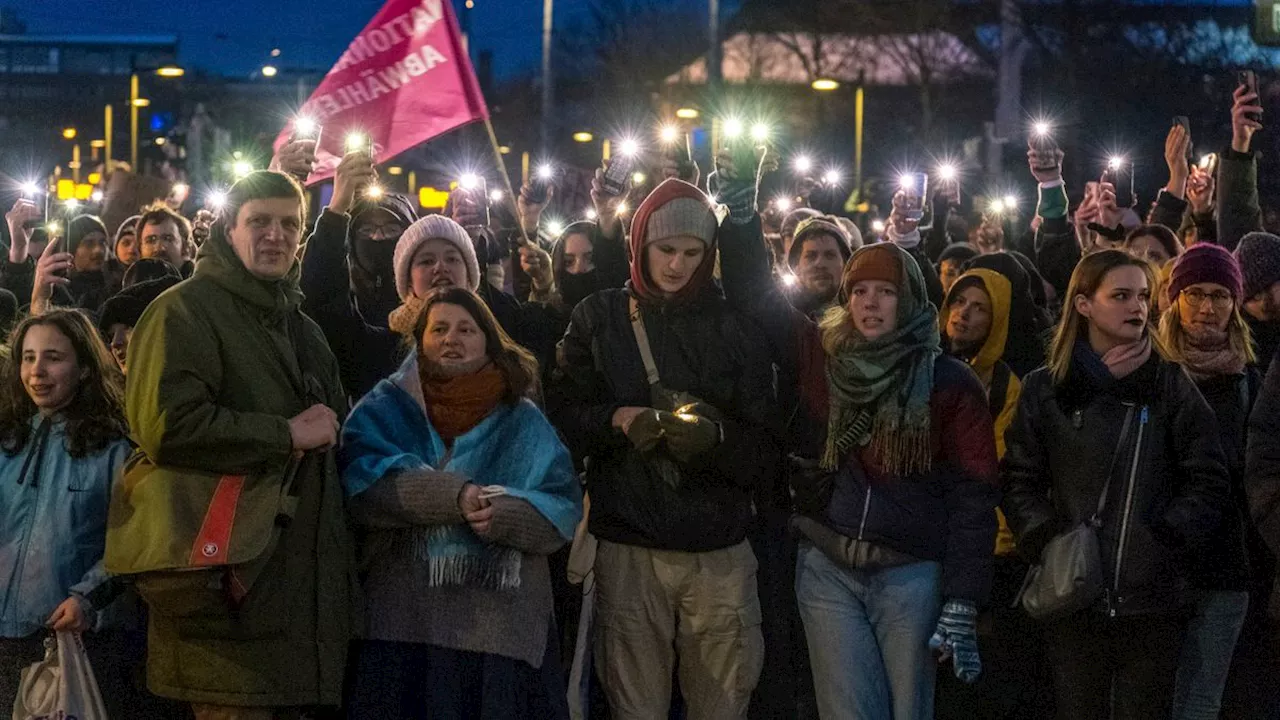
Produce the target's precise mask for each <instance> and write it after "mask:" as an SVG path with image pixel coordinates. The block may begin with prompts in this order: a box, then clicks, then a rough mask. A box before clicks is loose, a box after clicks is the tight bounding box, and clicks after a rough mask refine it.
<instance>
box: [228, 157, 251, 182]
mask: <svg viewBox="0 0 1280 720" xmlns="http://www.w3.org/2000/svg"><path fill="white" fill-rule="evenodd" d="M252 172H253V163H251V162H249V161H248V160H236V161H235V162H233V163H231V174H232V175H234V176H235V178H236V179H237V180H239V179H240V178H243V177H245V176H246V175H249V174H250V173H252Z"/></svg>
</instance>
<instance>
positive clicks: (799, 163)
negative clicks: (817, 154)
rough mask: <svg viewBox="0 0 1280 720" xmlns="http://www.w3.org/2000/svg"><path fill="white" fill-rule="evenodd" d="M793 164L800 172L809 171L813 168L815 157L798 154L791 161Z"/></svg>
mask: <svg viewBox="0 0 1280 720" xmlns="http://www.w3.org/2000/svg"><path fill="white" fill-rule="evenodd" d="M791 166H792V167H794V168H795V170H796V172H798V173H801V174H803V173H807V172H809V171H810V170H812V169H813V158H811V157H809V156H808V155H797V156H796V159H795V160H793V161H792V162H791Z"/></svg>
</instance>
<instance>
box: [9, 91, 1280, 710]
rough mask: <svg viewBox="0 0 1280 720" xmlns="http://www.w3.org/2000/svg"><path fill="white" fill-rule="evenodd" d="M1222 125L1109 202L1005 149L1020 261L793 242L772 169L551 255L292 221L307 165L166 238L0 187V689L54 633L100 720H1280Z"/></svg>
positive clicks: (1265, 285)
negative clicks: (1201, 153)
mask: <svg viewBox="0 0 1280 720" xmlns="http://www.w3.org/2000/svg"><path fill="white" fill-rule="evenodd" d="M1258 103H1259V100H1258V97H1257V95H1256V94H1255V93H1253V91H1252V90H1250V89H1249V88H1248V87H1246V86H1242V87H1241V88H1240V89H1239V90H1237V92H1236V93H1235V96H1234V102H1233V105H1232V107H1231V108H1229V109H1226V108H1224V110H1223V112H1229V113H1230V115H1231V119H1232V128H1233V134H1232V137H1231V139H1230V144H1229V145H1228V146H1226V147H1224V148H1222V150H1221V151H1220V152H1219V153H1216V154H1215V155H1214V156H1213V162H1211V163H1192V162H1190V161H1189V156H1190V152H1189V148H1190V146H1191V138H1190V136H1189V134H1188V131H1187V129H1186V127H1185V126H1183V125H1177V124H1175V125H1174V126H1173V128H1172V129H1171V130H1170V131H1169V134H1168V137H1167V138H1166V141H1165V146H1164V148H1163V155H1164V157H1165V160H1166V163H1167V165H1168V170H1169V178H1168V183H1167V184H1166V185H1165V186H1164V187H1163V188H1162V189H1161V190H1159V192H1158V194H1157V195H1156V197H1155V198H1154V200H1153V201H1151V202H1150V203H1149V204H1148V205H1147V206H1146V207H1144V208H1139V205H1138V202H1137V198H1136V197H1131V195H1132V190H1131V189H1130V188H1126V187H1124V186H1117V184H1116V182H1115V181H1114V176H1107V175H1104V176H1103V178H1102V179H1101V180H1100V181H1099V182H1096V183H1089V184H1088V185H1087V186H1086V187H1084V188H1081V189H1080V192H1079V193H1077V192H1076V189H1075V188H1069V187H1067V186H1066V184H1065V183H1064V181H1063V175H1062V168H1063V163H1064V162H1068V161H1070V160H1071V159H1070V158H1066V157H1065V156H1064V154H1063V152H1062V151H1061V150H1060V149H1059V148H1058V147H1056V146H1054V145H1046V144H1039V143H1034V142H1033V143H1032V144H1031V145H1030V147H1029V149H1028V152H1027V160H1028V163H1027V165H1028V171H1029V175H1028V182H1035V183H1036V185H1037V192H1038V202H1037V205H1036V208H1035V215H1034V221H1033V222H1032V224H1031V228H1030V229H1029V230H1028V231H1027V232H1026V233H1025V234H1024V235H1023V236H1021V237H1007V236H1006V230H1007V227H1008V226H1007V225H1006V224H1005V223H1003V222H1001V219H1000V218H999V216H998V215H997V214H995V213H993V212H989V213H986V214H984V215H982V216H981V217H980V218H978V219H976V220H975V221H974V222H972V223H970V227H968V228H964V227H962V225H963V223H957V222H956V220H957V219H958V217H954V215H955V214H956V213H957V211H958V209H959V207H958V205H956V200H957V198H956V197H955V195H957V194H958V193H952V192H948V190H947V187H946V184H945V183H942V184H941V185H942V189H941V190H939V191H938V192H937V193H935V194H932V195H928V196H921V195H920V194H919V193H913V192H912V190H911V188H910V187H904V188H903V189H901V190H899V191H898V192H897V193H896V194H895V195H894V197H893V200H892V205H891V210H890V212H889V214H888V216H887V220H886V222H885V223H884V226H883V229H882V230H876V229H872V228H870V227H863V228H860V227H858V226H857V225H855V224H854V223H852V222H850V221H849V220H848V219H846V218H843V217H835V216H832V215H826V214H823V213H821V212H818V211H817V210H813V209H810V208H808V207H798V208H797V209H792V210H790V211H789V212H786V213H784V212H781V210H780V209H779V207H778V206H777V204H776V203H770V202H766V201H764V200H763V199H762V198H761V197H760V195H761V192H760V187H761V186H762V184H763V183H765V182H767V179H768V176H769V175H770V174H771V173H773V172H776V171H777V169H778V167H779V160H778V157H777V156H776V154H775V151H774V150H773V149H772V148H771V147H769V146H768V145H767V144H759V145H758V146H755V147H751V148H748V151H747V152H745V153H744V152H741V151H740V150H732V149H731V150H726V151H725V152H721V153H718V154H717V155H716V157H715V161H714V168H712V169H711V170H710V171H709V172H708V173H706V175H707V176H706V177H705V178H703V177H702V174H703V173H702V172H701V170H700V169H699V168H698V166H697V165H696V164H693V163H691V162H689V161H688V160H687V159H685V160H681V159H680V158H678V157H676V156H665V155H664V157H663V164H662V168H661V175H662V176H663V178H664V180H663V181H662V182H661V183H660V184H658V185H657V187H656V188H654V189H653V190H652V192H649V193H648V194H647V195H645V196H643V197H635V198H631V199H632V200H633V201H638V202H633V207H634V211H633V212H627V211H625V210H624V209H623V208H624V205H625V203H626V202H627V200H628V198H629V190H628V188H627V187H626V186H625V183H624V187H622V188H621V190H619V189H618V188H617V187H616V184H615V183H614V182H613V181H612V180H611V178H610V176H609V175H608V173H607V171H608V166H607V165H606V167H605V168H603V169H601V170H600V171H597V174H596V178H595V182H594V184H593V186H592V193H591V196H592V202H593V206H594V208H593V210H594V213H593V214H594V216H595V219H594V220H591V221H581V222H575V223H573V224H570V225H569V226H568V227H566V228H563V229H562V230H561V231H560V232H559V233H558V235H556V236H554V237H553V236H550V234H549V233H548V232H547V227H548V225H549V223H547V222H546V221H545V219H544V218H543V217H542V215H543V211H544V209H545V208H546V206H547V203H548V200H549V195H550V194H554V188H551V189H550V190H549V191H548V190H547V189H546V188H541V189H539V188H535V187H532V186H529V185H526V186H525V187H524V188H522V189H521V191H520V193H519V198H518V201H517V209H518V212H517V216H518V221H517V223H516V224H515V226H513V227H501V226H500V225H501V223H500V222H486V219H485V218H486V217H487V216H488V212H487V210H486V209H485V208H483V207H482V206H483V204H484V201H485V198H484V196H483V195H480V196H477V195H476V194H475V193H471V192H468V190H467V189H465V188H460V189H459V190H457V191H455V192H454V193H453V195H452V196H451V200H450V205H449V207H448V208H447V209H446V212H445V213H444V214H433V215H425V216H423V217H418V210H417V207H416V205H415V204H413V203H411V202H409V201H408V200H407V199H405V198H403V197H400V196H398V195H395V194H391V193H384V192H373V191H371V188H375V187H377V186H376V181H377V169H376V167H375V166H374V164H373V163H372V162H371V160H370V158H369V156H368V155H367V154H361V153H352V154H349V155H347V156H346V157H345V158H344V159H343V160H342V162H341V164H340V165H339V166H338V167H337V170H336V175H335V178H334V187H333V192H332V196H331V199H330V200H329V202H328V204H327V206H326V207H324V208H323V209H322V210H321V211H320V212H319V213H318V216H317V217H315V218H314V222H313V223H311V222H309V214H308V208H307V207H306V202H305V195H304V193H303V191H302V189H301V187H300V185H299V182H298V181H299V180H300V179H305V177H306V176H307V175H308V173H309V172H310V169H311V164H312V163H313V162H314V149H315V148H314V142H312V141H307V140H298V141H294V142H290V143H288V144H286V145H285V146H283V147H282V148H281V149H280V150H279V151H278V153H277V156H276V158H275V160H274V161H273V169H272V170H268V171H259V172H255V173H253V174H250V175H248V176H247V177H244V178H243V179H241V180H239V181H238V182H237V183H236V184H235V185H234V186H233V187H232V188H231V189H230V191H229V193H228V195H227V198H226V203H225V205H224V206H223V207H221V208H219V209H218V210H217V211H216V212H210V211H207V210H202V211H200V212H199V213H197V214H196V215H195V217H194V218H193V219H191V220H189V219H187V218H186V217H184V216H183V215H182V214H180V213H179V212H177V211H175V210H174V209H173V208H171V207H170V206H169V205H167V204H165V203H164V202H159V203H156V204H152V205H148V206H146V207H143V208H139V209H138V214H137V215H136V216H134V217H131V218H129V219H128V220H126V221H125V222H124V223H123V224H121V225H120V226H119V227H118V228H108V227H106V226H105V225H104V224H103V222H102V220H100V219H99V218H97V217H95V216H93V215H80V216H78V217H75V218H74V219H72V220H71V221H70V222H68V223H67V224H66V227H65V237H61V238H58V237H55V238H53V239H52V240H50V238H49V234H48V233H44V232H33V230H32V227H33V225H34V224H36V222H37V221H38V220H39V218H40V214H41V213H40V209H39V207H38V206H37V203H36V202H34V201H32V200H29V199H21V200H18V201H17V203H16V204H15V205H14V206H13V207H12V208H11V209H10V210H9V212H8V213H7V215H6V220H7V225H8V230H9V236H10V244H9V247H8V248H7V252H8V258H7V260H6V261H3V262H0V288H3V289H2V290H0V320H3V321H4V325H5V327H4V332H5V336H6V337H7V338H8V342H7V344H6V345H5V346H4V359H3V362H2V363H0V373H2V374H3V382H2V386H0V449H2V450H3V454H0V707H2V708H5V709H6V711H7V708H8V707H9V706H10V705H11V704H12V703H13V700H14V698H15V696H16V694H17V693H18V687H17V685H18V676H19V671H20V670H21V669H22V668H23V667H26V666H27V665H29V664H31V663H32V662H34V661H36V660H38V659H39V658H40V657H41V656H42V655H43V653H44V650H43V640H44V637H45V636H46V635H47V634H48V631H49V630H50V629H52V630H55V631H64V630H65V631H72V632H78V633H83V638H84V641H85V646H86V648H87V651H88V653H89V656H90V658H91V660H92V662H93V665H94V670H95V673H96V674H97V677H98V681H99V684H100V686H101V687H102V690H103V696H104V699H105V700H106V703H107V706H108V709H109V712H110V713H111V717H119V718H135V717H157V718H160V717H174V718H182V717H190V716H194V717H195V718H199V719H201V720H205V719H208V720H213V719H215V718H216V719H221V718H245V719H253V720H257V719H259V718H263V719H265V718H297V717H316V718H320V717H339V716H345V717H351V718H375V717H379V718H381V717H396V718H515V717H527V718H568V717H571V716H574V717H581V716H590V717H613V718H619V719H622V718H637V719H640V718H644V719H656V718H667V717H688V718H691V719H692V720H710V719H714V718H726V719H728V718H747V717H751V718H795V717H799V718H810V717H821V718H824V719H826V720H830V719H833V718H894V719H895V720H907V719H911V718H932V717H939V718H972V717H980V718H1048V717H1057V718H1062V719H1064V720H1065V719H1073V720H1074V719H1079V718H1106V717H1111V718H1160V719H1162V720H1165V719H1168V718H1175V719H1177V720H1184V719H1186V720H1190V719H1193V718H1197V719H1198V718H1216V717H1220V716H1224V717H1277V716H1280V692H1277V691H1276V690H1275V682H1274V679H1275V677H1276V673H1277V671H1280V654H1277V650H1280V634H1278V633H1277V625H1276V624H1275V623H1276V622H1277V621H1280V617H1277V616H1276V615H1275V614H1273V613H1272V612H1271V611H1270V605H1271V603H1272V598H1273V592H1272V591H1273V580H1274V577H1275V572H1276V567H1275V553H1276V552H1277V550H1280V370H1274V369H1270V366H1271V361H1272V358H1273V357H1274V355H1275V353H1276V352H1277V349H1278V348H1280V236H1277V235H1274V234H1271V233H1269V232H1266V231H1265V230H1264V228H1263V227H1262V217H1263V213H1262V202H1263V201H1262V199H1260V198H1259V196H1258V191H1257V172H1258V170H1257V167H1258V157H1257V155H1256V154H1255V153H1253V152H1252V151H1251V150H1250V144H1251V140H1252V137H1253V134H1254V133H1255V132H1256V131H1257V130H1259V129H1261V127H1262V124H1261V113H1262V108H1261V107H1260V106H1259V104H1258ZM790 200H792V201H795V202H796V204H798V205H804V203H805V200H806V198H805V196H804V195H803V194H801V195H799V196H797V197H794V198H790ZM1141 210H1145V217H1143V216H1142V214H1141ZM494 217H498V215H497V214H495V215H494ZM41 242H44V243H45V244H44V245H43V246H41ZM1082 532H1083V533H1084V534H1085V535H1088V536H1089V537H1090V538H1092V539H1093V542H1094V543H1095V545H1094V547H1095V548H1096V550H1095V558H1094V560H1093V562H1094V564H1095V565H1096V573H1095V575H1096V577H1095V576H1091V577H1090V579H1091V580H1093V581H1095V582H1096V584H1097V587H1096V588H1093V592H1091V593H1090V594H1088V595H1087V597H1084V598H1083V601H1081V602H1078V603H1077V605H1076V606H1072V607H1070V608H1068V609H1066V610H1057V611H1053V612H1050V611H1046V610H1044V608H1043V606H1042V605H1041V604H1039V601H1040V599H1041V594H1040V593H1041V588H1043V587H1044V585H1045V583H1046V582H1048V581H1047V580H1046V577H1047V576H1048V575H1049V574H1050V573H1051V572H1053V571H1054V570H1055V569H1056V568H1057V567H1058V565H1057V564H1056V562H1057V560H1056V555H1057V553H1059V551H1060V548H1062V547H1063V546H1064V544H1066V543H1067V542H1069V541H1070V538H1073V537H1080V534H1081V533H1082ZM571 577H572V578H573V580H574V581H573V582H571V581H570V578H571ZM1068 599H1071V600H1077V599H1078V598H1077V596H1076V595H1074V594H1072V595H1071V596H1070V597H1069V598H1068ZM571 677H572V682H570V678H571Z"/></svg>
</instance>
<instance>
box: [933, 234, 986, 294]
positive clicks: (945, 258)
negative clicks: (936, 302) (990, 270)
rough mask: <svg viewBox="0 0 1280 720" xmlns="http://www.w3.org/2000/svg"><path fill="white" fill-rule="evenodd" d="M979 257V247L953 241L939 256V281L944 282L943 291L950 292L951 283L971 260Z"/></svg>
mask: <svg viewBox="0 0 1280 720" xmlns="http://www.w3.org/2000/svg"><path fill="white" fill-rule="evenodd" d="M976 257H978V249H977V248H975V247H974V246H972V245H970V244H969V243H952V244H950V245H948V246H947V247H946V249H945V250H943V251H942V254H940V255H939V256H938V282H940V283H942V292H944V293H946V292H950V291H951V285H952V283H954V282H955V281H956V278H958V277H960V275H962V274H963V273H964V271H965V268H967V267H968V266H969V261H970V260H973V259H974V258H976Z"/></svg>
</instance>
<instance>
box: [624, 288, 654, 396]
mask: <svg viewBox="0 0 1280 720" xmlns="http://www.w3.org/2000/svg"><path fill="white" fill-rule="evenodd" d="M630 304H631V312H630V315H629V317H630V318H631V329H632V330H633V331H635V334H636V346H637V347H639V348H640V360H641V361H643V362H644V372H645V376H646V377H647V378H648V380H649V387H651V388H656V387H657V386H658V383H659V382H660V380H659V378H658V364H657V363H655V362H654V361H653V350H652V349H650V347H649V333H647V332H645V329H644V318H643V317H641V315H640V303H638V302H636V299H635V297H632V298H631V299H630Z"/></svg>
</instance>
